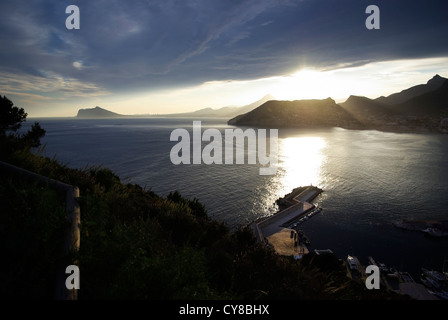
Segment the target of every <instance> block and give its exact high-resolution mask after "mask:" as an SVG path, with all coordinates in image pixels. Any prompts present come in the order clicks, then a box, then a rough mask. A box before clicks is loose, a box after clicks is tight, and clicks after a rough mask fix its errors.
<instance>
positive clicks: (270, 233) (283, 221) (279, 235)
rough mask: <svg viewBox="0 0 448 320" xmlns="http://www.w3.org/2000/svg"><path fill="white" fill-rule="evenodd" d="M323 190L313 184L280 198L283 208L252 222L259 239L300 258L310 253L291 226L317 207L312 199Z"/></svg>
mask: <svg viewBox="0 0 448 320" xmlns="http://www.w3.org/2000/svg"><path fill="white" fill-rule="evenodd" d="M322 191H323V190H322V189H319V188H317V187H313V186H308V187H300V188H296V189H294V190H293V191H292V192H291V193H290V194H288V195H286V196H285V197H284V198H281V199H279V200H278V201H277V203H278V204H279V207H280V209H281V210H280V211H279V212H277V213H276V214H274V215H272V216H269V217H265V218H262V219H259V220H257V221H255V222H253V223H252V224H251V227H252V230H253V232H254V234H255V236H256V237H257V239H258V240H259V241H260V242H262V243H265V244H266V245H268V246H272V247H273V248H274V250H275V251H276V252H277V253H278V254H281V255H286V256H294V257H295V258H300V257H302V256H303V255H304V254H307V253H309V251H308V248H307V246H306V244H305V243H304V241H302V240H301V239H300V236H299V234H298V233H297V231H296V230H294V229H291V228H289V226H290V225H291V224H293V223H294V222H295V221H298V220H299V219H301V218H302V217H306V216H307V214H310V213H311V212H312V211H313V210H314V209H316V206H315V205H314V204H312V203H310V201H312V200H314V199H315V198H316V197H317V196H318V195H319V194H320V193H321V192H322Z"/></svg>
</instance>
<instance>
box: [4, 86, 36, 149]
mask: <svg viewBox="0 0 448 320" xmlns="http://www.w3.org/2000/svg"><path fill="white" fill-rule="evenodd" d="M27 115H28V114H27V113H26V112H25V110H24V109H23V108H19V107H17V106H15V105H14V103H13V102H12V101H11V100H9V99H8V98H7V97H6V96H3V97H2V96H1V95H0V138H1V143H2V144H3V145H4V146H6V145H11V144H14V145H16V147H19V148H20V147H31V148H36V147H39V146H40V139H41V138H42V137H44V136H45V130H44V129H42V127H41V126H40V125H39V123H38V122H35V123H34V124H33V125H32V126H31V129H30V130H29V131H28V132H26V133H25V134H18V133H17V131H18V130H19V129H20V127H21V126H22V123H23V122H24V121H26V117H27Z"/></svg>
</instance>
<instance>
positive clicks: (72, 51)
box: [0, 0, 448, 92]
mask: <svg viewBox="0 0 448 320" xmlns="http://www.w3.org/2000/svg"><path fill="white" fill-rule="evenodd" d="M71 4H75V5H78V6H79V8H80V11H81V29H80V30H67V29H66V28H65V19H66V17H67V16H68V15H67V14H65V7H66V6H68V5H71ZM370 4H376V5H377V6H378V7H379V8H380V10H381V11H380V12H381V29H380V30H367V29H366V28H365V25H364V23H365V20H366V18H367V14H366V13H365V8H366V7H367V6H368V5H370ZM447 12H448V2H447V1H446V0H432V1H412V2H411V1H397V0H388V1H382V0H381V1H377V0H375V1H373V2H372V1H363V0H340V1H334V0H303V1H293V0H290V1H287V0H283V1H279V0H271V1H264V0H259V1H252V0H247V1H242V0H240V1H224V0H219V1H218V0H195V1H193V0H183V1H174V0H167V1H143V0H133V1H124V0H107V1H106V0H101V1H91V0H89V1H87V0H84V1H75V0H72V1H60V0H54V1H21V0H20V1H19V0H15V1H10V2H6V1H3V2H2V3H1V4H0V42H1V51H0V72H8V73H9V74H10V73H15V74H18V75H32V76H41V77H45V74H48V73H50V74H53V75H54V74H56V75H58V76H59V77H62V78H64V79H72V80H73V81H75V80H76V81H80V82H88V83H90V84H95V85H96V86H97V87H98V88H100V89H99V90H108V91H112V92H116V91H120V90H122V91H128V90H131V89H133V90H136V89H147V90H150V89H155V88H159V87H167V86H183V85H192V84H199V83H201V82H204V81H212V80H229V79H232V80H242V79H255V78H260V77H268V76H274V75H281V74H283V73H287V72H291V71H294V70H295V69H297V68H299V67H301V66H305V65H307V66H311V67H316V68H322V69H331V68H337V67H340V66H353V65H361V64H363V63H367V62H371V61H383V60H391V59H403V58H421V57H434V56H447V55H448V41H446V38H447V35H448V19H446V13H447Z"/></svg>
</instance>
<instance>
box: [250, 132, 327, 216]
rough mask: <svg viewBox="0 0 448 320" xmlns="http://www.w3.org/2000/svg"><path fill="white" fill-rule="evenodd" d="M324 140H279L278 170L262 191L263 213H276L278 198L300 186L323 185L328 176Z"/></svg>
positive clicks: (305, 138)
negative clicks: (326, 175)
mask: <svg viewBox="0 0 448 320" xmlns="http://www.w3.org/2000/svg"><path fill="white" fill-rule="evenodd" d="M326 146H327V143H326V141H325V139H323V138H320V137H310V136H306V137H288V138H284V139H281V138H280V139H279V145H278V170H277V173H276V174H275V175H273V176H271V177H270V178H269V180H268V181H266V185H265V186H264V187H263V188H260V190H257V191H258V192H260V193H261V194H264V196H263V197H261V199H262V200H261V201H262V202H263V203H264V205H263V207H264V208H265V210H266V211H265V212H264V215H269V214H273V213H274V212H275V211H276V210H277V208H276V206H274V207H273V206H272V205H273V204H274V203H275V201H276V200H277V199H278V198H280V197H283V196H285V195H286V194H288V193H290V192H291V191H292V190H293V189H294V188H297V187H301V186H308V185H313V186H318V187H323V186H321V184H322V183H324V182H325V181H324V180H325V178H324V174H323V173H322V167H323V164H324V161H325V154H324V150H325V148H326Z"/></svg>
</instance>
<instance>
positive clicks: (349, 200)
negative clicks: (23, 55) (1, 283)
mask: <svg viewBox="0 0 448 320" xmlns="http://www.w3.org/2000/svg"><path fill="white" fill-rule="evenodd" d="M34 121H38V122H39V123H40V125H41V126H42V127H43V128H44V129H45V130H46V136H45V137H44V138H43V139H42V144H43V147H42V148H41V149H40V150H39V151H38V152H40V153H41V154H43V155H45V156H47V157H50V158H56V159H57V160H59V161H60V162H62V163H63V164H66V165H68V166H70V167H73V168H80V169H84V168H90V167H108V168H110V169H111V170H112V171H113V172H114V173H115V174H117V175H118V176H119V177H120V178H121V180H122V181H123V182H126V183H136V184H139V185H140V186H142V187H144V188H146V189H148V190H152V191H153V192H155V193H157V194H159V195H161V196H166V195H168V194H169V193H170V192H172V191H175V190H178V191H179V192H180V193H181V194H182V195H183V196H184V197H188V198H190V199H193V198H197V199H198V200H199V201H200V202H202V203H203V204H204V205H205V207H206V209H207V212H208V214H209V216H210V217H211V218H212V219H215V220H219V221H222V222H224V223H225V224H226V225H228V226H229V228H231V230H236V229H237V228H238V227H240V226H245V225H247V224H249V223H251V222H252V221H254V220H256V219H258V218H260V217H265V216H268V215H272V214H274V213H275V212H277V210H278V207H277V205H276V204H275V201H276V200H277V199H278V198H280V197H283V196H285V195H286V194H288V193H289V192H291V191H292V190H293V189H294V188H296V187H300V186H307V185H313V186H318V187H320V188H322V189H323V190H324V192H323V193H322V194H321V195H319V196H318V197H317V198H316V199H315V200H314V203H315V204H318V205H319V206H320V207H321V208H323V210H322V211H321V212H320V213H319V214H317V215H314V216H313V217H312V218H310V219H308V220H307V221H306V222H305V223H303V224H302V225H301V228H302V230H303V232H304V233H305V234H306V235H307V237H308V238H309V239H310V242H311V245H310V247H309V249H310V251H312V250H314V249H330V250H332V251H333V252H334V253H335V254H336V255H337V256H338V257H340V258H341V259H345V258H346V257H347V255H348V254H350V255H355V256H356V257H358V259H359V260H360V262H361V263H362V264H363V265H365V266H366V265H368V264H369V262H368V257H369V256H371V257H373V258H374V259H375V260H376V261H379V262H382V263H384V264H386V265H387V266H390V267H395V268H396V269H398V270H401V271H407V272H409V273H410V274H411V275H412V276H413V278H414V280H416V281H417V282H418V280H419V278H420V274H421V268H426V269H434V270H438V271H442V269H443V268H445V270H444V271H448V238H447V237H445V238H434V237H430V236H428V235H426V234H424V233H423V232H419V231H407V230H402V229H398V228H397V227H395V226H394V224H393V223H394V222H396V221H401V220H402V219H407V220H448V170H447V165H448V135H441V134H423V133H418V134H410V133H390V132H380V131H374V130H361V131H360V130H346V129H341V128H325V129H279V131H278V157H277V160H278V161H277V164H276V168H277V170H276V172H275V173H274V174H272V175H260V170H259V169H260V168H261V167H262V166H261V164H259V162H258V161H257V163H256V164H249V163H248V161H245V163H244V164H236V163H235V162H234V163H227V164H225V163H224V164H204V163H202V164H178V165H175V164H173V163H172V161H171V159H170V152H171V150H172V148H173V147H174V146H175V145H176V144H177V143H178V141H171V139H170V135H171V133H172V132H173V130H175V129H186V130H187V131H188V132H192V126H193V121H201V126H202V131H204V130H207V129H217V130H219V132H220V133H221V134H222V137H223V139H224V136H225V130H226V129H233V130H234V129H236V127H234V126H230V125H227V123H226V122H227V120H226V119H222V118H203V119H200V118H199V119H193V118H156V117H154V118H123V119H77V118H40V119H28V121H27V122H26V125H25V128H26V126H29V125H31V124H32V123H34ZM241 129H243V130H245V129H246V128H241ZM207 144H208V142H202V145H201V148H203V147H205V146H206V145H207ZM445 262H446V263H445Z"/></svg>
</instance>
